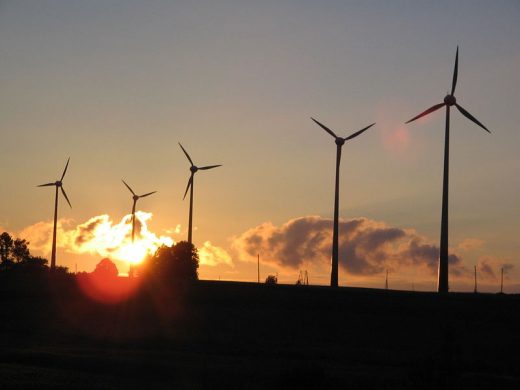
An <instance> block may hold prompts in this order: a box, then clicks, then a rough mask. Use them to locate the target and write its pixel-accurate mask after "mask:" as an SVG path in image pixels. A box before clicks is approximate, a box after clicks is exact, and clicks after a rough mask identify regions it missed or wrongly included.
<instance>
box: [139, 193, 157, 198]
mask: <svg viewBox="0 0 520 390" xmlns="http://www.w3.org/2000/svg"><path fill="white" fill-rule="evenodd" d="M156 192H157V191H152V192H148V193H147V194H144V195H139V198H144V197H145V196H149V195H152V194H155V193H156Z"/></svg>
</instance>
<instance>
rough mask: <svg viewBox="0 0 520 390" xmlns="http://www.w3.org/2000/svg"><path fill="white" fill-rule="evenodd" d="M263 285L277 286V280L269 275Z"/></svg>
mask: <svg viewBox="0 0 520 390" xmlns="http://www.w3.org/2000/svg"><path fill="white" fill-rule="evenodd" d="M265 284H271V285H272V284H278V278H277V277H276V276H275V275H269V276H267V278H265Z"/></svg>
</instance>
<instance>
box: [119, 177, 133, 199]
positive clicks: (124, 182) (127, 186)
mask: <svg viewBox="0 0 520 390" xmlns="http://www.w3.org/2000/svg"><path fill="white" fill-rule="evenodd" d="M121 181H122V182H123V184H124V185H125V186H126V188H128V190H129V191H130V192H131V193H132V195H135V192H134V191H133V190H132V189H131V188H130V186H129V185H128V184H126V181H124V180H123V179H121Z"/></svg>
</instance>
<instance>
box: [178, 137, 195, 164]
mask: <svg viewBox="0 0 520 390" xmlns="http://www.w3.org/2000/svg"><path fill="white" fill-rule="evenodd" d="M179 146H180V147H181V149H182V151H183V152H184V154H185V155H186V157H187V158H188V161H189V162H190V164H191V165H195V164H193V161H192V160H191V157H190V155H189V154H188V152H187V151H186V149H184V148H183V147H182V145H181V143H180V142H179Z"/></svg>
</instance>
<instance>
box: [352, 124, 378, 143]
mask: <svg viewBox="0 0 520 390" xmlns="http://www.w3.org/2000/svg"><path fill="white" fill-rule="evenodd" d="M374 125H375V123H372V124H371V125H368V126H367V127H365V128H363V129H361V130H359V131H356V132H355V133H354V134H351V135H349V136H348V137H346V138H345V141H348V140H349V139H352V138H356V137H357V136H358V135H360V134H362V133H363V132H365V131H367V130H368V129H370V128H371V127H372V126H374Z"/></svg>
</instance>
